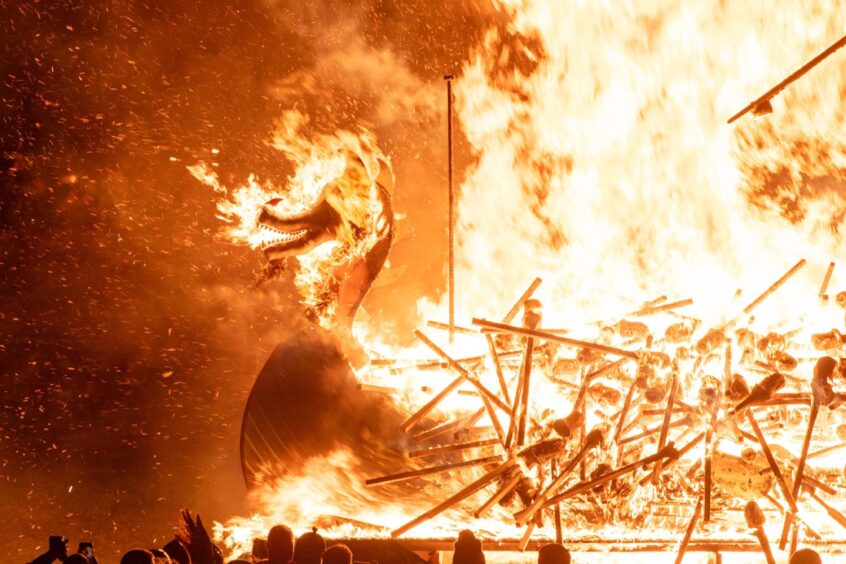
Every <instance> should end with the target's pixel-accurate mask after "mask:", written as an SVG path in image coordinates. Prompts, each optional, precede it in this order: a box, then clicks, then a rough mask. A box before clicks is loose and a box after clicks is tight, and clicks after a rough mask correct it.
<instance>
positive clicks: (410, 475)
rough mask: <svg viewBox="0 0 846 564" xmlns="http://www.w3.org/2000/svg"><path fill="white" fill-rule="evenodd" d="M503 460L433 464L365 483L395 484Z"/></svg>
mask: <svg viewBox="0 0 846 564" xmlns="http://www.w3.org/2000/svg"><path fill="white" fill-rule="evenodd" d="M500 461H502V457H501V456H488V457H485V458H479V459H476V460H464V461H462V462H453V463H451V464H442V465H440V466H433V467H431V468H421V469H420V470H409V471H408V472H400V473H398V474H390V475H388V476H380V477H379V478H370V479H369V480H365V481H364V484H365V485H367V486H379V485H385V484H393V483H395V482H403V481H406V480H413V479H414V478H420V477H421V476H428V475H430V474H439V473H441V472H449V471H450V470H458V469H460V468H472V467H474V466H485V465H487V464H491V463H496V462H500Z"/></svg>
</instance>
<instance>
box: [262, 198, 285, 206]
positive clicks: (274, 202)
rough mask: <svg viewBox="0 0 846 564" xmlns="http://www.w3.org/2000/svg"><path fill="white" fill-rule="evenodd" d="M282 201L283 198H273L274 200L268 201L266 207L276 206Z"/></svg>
mask: <svg viewBox="0 0 846 564" xmlns="http://www.w3.org/2000/svg"><path fill="white" fill-rule="evenodd" d="M281 201H282V199H281V198H273V199H272V200H268V201H267V203H266V204H265V205H266V206H275V205H276V204H278V203H279V202H281Z"/></svg>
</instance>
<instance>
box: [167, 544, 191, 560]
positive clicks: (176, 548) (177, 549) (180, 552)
mask: <svg viewBox="0 0 846 564" xmlns="http://www.w3.org/2000/svg"><path fill="white" fill-rule="evenodd" d="M163 550H164V551H165V552H167V555H168V556H170V559H171V560H173V561H174V562H176V563H178V564H191V556H190V555H189V554H188V549H187V548H185V545H183V544H182V543H181V542H179V540H177V539H173V540H172V541H170V542H169V543H167V544H166V545H164V547H163Z"/></svg>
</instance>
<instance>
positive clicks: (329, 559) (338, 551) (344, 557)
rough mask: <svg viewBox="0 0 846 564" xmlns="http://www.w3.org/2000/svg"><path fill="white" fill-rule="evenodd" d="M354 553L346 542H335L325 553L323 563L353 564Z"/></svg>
mask: <svg viewBox="0 0 846 564" xmlns="http://www.w3.org/2000/svg"><path fill="white" fill-rule="evenodd" d="M352 561H353V553H352V550H350V547H348V546H347V545H345V544H334V545H332V546H330V547H329V548H327V549H326V551H325V552H324V553H323V564H352Z"/></svg>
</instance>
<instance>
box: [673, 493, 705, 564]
mask: <svg viewBox="0 0 846 564" xmlns="http://www.w3.org/2000/svg"><path fill="white" fill-rule="evenodd" d="M701 512H702V498H701V497H700V498H699V499H698V500H697V501H696V505H695V506H694V508H693V515H691V516H690V522H688V524H687V529H685V531H684V537H682V540H681V543H679V553H678V556H676V563H675V564H681V562H682V560H683V559H684V553H685V552H687V545H688V544H689V543H690V537H691V536H692V535H693V529H695V528H696V522H697V521H698V520H699V514H700V513H701Z"/></svg>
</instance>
